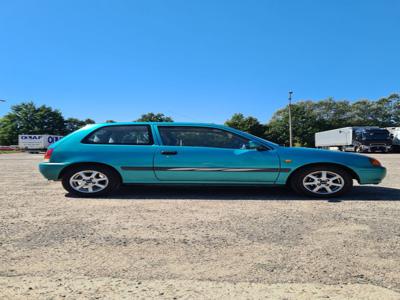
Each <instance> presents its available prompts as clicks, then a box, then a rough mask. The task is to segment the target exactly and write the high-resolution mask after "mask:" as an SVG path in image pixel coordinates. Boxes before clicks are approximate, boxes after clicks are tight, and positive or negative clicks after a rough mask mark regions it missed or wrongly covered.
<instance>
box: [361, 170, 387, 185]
mask: <svg viewBox="0 0 400 300" xmlns="http://www.w3.org/2000/svg"><path fill="white" fill-rule="evenodd" d="M357 174H358V177H359V178H360V184H378V183H380V182H381V181H382V180H383V178H385V176H386V168H385V167H373V168H362V169H357Z"/></svg>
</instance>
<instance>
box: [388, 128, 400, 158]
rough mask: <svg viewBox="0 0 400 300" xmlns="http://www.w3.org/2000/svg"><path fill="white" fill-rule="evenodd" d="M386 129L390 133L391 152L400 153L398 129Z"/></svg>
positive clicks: (399, 133) (399, 129) (399, 130)
mask: <svg viewBox="0 0 400 300" xmlns="http://www.w3.org/2000/svg"><path fill="white" fill-rule="evenodd" d="M386 129H387V130H389V132H390V138H391V140H392V150H393V151H394V152H400V127H387V128H386Z"/></svg>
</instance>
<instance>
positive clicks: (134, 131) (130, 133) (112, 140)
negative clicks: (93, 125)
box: [82, 125, 153, 145]
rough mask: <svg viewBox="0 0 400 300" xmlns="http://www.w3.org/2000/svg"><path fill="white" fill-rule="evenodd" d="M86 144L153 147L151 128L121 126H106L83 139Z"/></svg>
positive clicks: (144, 126)
mask: <svg viewBox="0 0 400 300" xmlns="http://www.w3.org/2000/svg"><path fill="white" fill-rule="evenodd" d="M82 143H85V144H103V145H104V144H114V145H153V138H152V135H151V130H150V126H147V125H121V126H105V127H101V128H99V129H97V130H95V131H94V132H92V133H90V134H89V135H88V136H87V137H86V138H84V139H83V141H82Z"/></svg>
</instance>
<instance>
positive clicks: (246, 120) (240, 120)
mask: <svg viewBox="0 0 400 300" xmlns="http://www.w3.org/2000/svg"><path fill="white" fill-rule="evenodd" d="M225 125H227V126H229V127H232V128H236V129H239V130H242V131H245V132H248V133H250V134H253V135H255V136H258V137H264V133H265V131H266V126H265V125H263V124H261V123H260V122H259V121H258V120H257V119H256V118H254V117H251V116H249V117H245V116H244V115H243V114H242V113H236V114H234V115H233V116H232V117H231V118H230V119H229V120H227V121H226V122H225Z"/></svg>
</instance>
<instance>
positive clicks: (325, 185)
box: [303, 171, 345, 195]
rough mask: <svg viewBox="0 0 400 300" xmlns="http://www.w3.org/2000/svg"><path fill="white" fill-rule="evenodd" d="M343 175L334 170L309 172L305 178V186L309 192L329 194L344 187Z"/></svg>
mask: <svg viewBox="0 0 400 300" xmlns="http://www.w3.org/2000/svg"><path fill="white" fill-rule="evenodd" d="M344 185H345V181H344V179H343V177H342V176H341V175H339V174H337V173H335V172H332V171H316V172H312V173H310V174H307V175H306V176H305V177H304V179H303V186H304V188H306V189H307V190H308V191H309V192H311V193H314V194H318V195H329V194H334V193H337V192H339V191H340V190H341V189H343V187H344Z"/></svg>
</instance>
